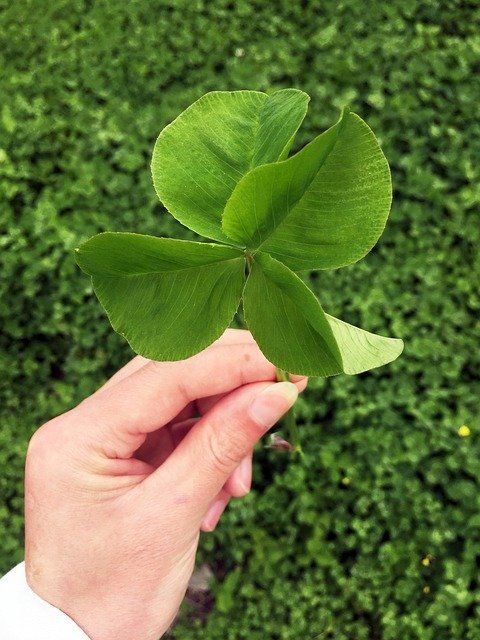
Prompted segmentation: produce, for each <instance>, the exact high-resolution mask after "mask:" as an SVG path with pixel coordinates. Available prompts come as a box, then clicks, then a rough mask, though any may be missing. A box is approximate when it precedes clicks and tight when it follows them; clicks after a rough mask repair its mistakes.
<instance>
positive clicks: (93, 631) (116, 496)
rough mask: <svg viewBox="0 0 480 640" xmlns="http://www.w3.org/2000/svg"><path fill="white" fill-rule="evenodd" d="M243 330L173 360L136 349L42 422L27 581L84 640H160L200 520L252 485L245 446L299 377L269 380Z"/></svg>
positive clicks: (28, 525)
mask: <svg viewBox="0 0 480 640" xmlns="http://www.w3.org/2000/svg"><path fill="white" fill-rule="evenodd" d="M275 379H276V377H275V367H274V366H273V365H272V364H271V363H269V362H268V361H267V360H266V358H265V357H264V356H263V354H262V353H261V351H260V350H259V348H258V347H257V345H256V344H255V341H254V340H253V338H252V336H251V334H250V333H249V332H247V331H241V330H227V331H226V332H225V333H224V335H223V336H222V337H221V338H220V339H219V340H217V341H216V342H215V343H213V344H212V345H211V346H210V347H208V348H207V349H205V350H204V351H202V352H201V353H199V354H197V355H195V356H193V357H192V358H189V359H188V360H183V361H179V362H154V361H150V360H146V359H145V358H142V357H140V356H137V357H136V358H134V359H133V360H132V361H130V362H129V363H128V364H127V365H126V366H125V367H124V368H123V369H121V370H120V371H118V372H117V373H116V374H115V375H114V376H113V377H112V378H111V379H110V380H109V381H108V382H107V383H106V384H105V385H104V386H103V387H101V388H100V389H99V390H98V391H96V392H95V393H94V394H93V395H92V396H90V397H89V398H87V399H86V400H84V401H83V402H81V403H80V404H79V405H78V406H77V407H75V408H74V409H72V410H70V411H68V412H67V413H65V414H63V415H61V416H58V417H56V418H54V419H53V420H50V421H49V422H47V423H46V424H45V425H43V426H42V427H41V428H40V429H39V430H38V431H37V432H36V433H35V434H34V436H33V438H32V439H31V441H30V444H29V447H28V452H27V460H26V473H25V538H26V540H25V567H26V576H27V581H28V584H29V585H30V587H31V588H32V589H33V590H34V591H35V592H36V593H37V594H38V595H39V596H40V597H41V598H43V599H44V600H46V601H47V602H49V603H51V604H52V605H54V606H55V607H57V608H59V609H61V610H62V611H64V612H65V613H66V614H67V615H69V616H70V617H71V618H72V619H73V620H74V621H75V622H76V623H77V624H78V625H79V626H80V627H81V628H82V629H83V630H84V631H85V633H86V634H87V635H88V636H89V637H90V638H91V639H92V640H132V638H135V640H158V638H159V637H160V636H161V635H163V633H165V631H166V630H167V629H168V627H169V626H170V624H171V623H172V621H173V619H174V618H175V616H176V613H177V611H178V609H179V606H180V604H181V602H182V600H183V598H184V595H185V592H186V589H187V586H188V582H189V579H190V576H191V574H192V571H193V568H194V562H195V553H196V550H197V545H198V540H199V536H200V531H201V530H202V531H212V530H213V529H214V528H215V526H216V524H217V522H218V519H219V518H220V516H221V513H222V512H223V510H224V509H225V507H226V505H227V503H228V501H229V499H230V497H231V496H238V497H239V496H242V495H245V494H246V493H248V491H249V489H250V484H251V473H252V469H251V460H252V450H253V447H254V446H255V444H256V443H257V442H258V440H259V439H260V438H261V437H262V435H263V434H264V433H266V431H268V429H269V428H270V427H272V426H273V425H274V424H275V422H277V421H278V419H279V418H280V417H281V416H282V415H283V414H284V413H285V412H286V411H287V410H288V409H289V408H290V407H291V406H292V404H293V403H294V402H295V399H296V397H297V394H298V392H299V391H303V389H304V388H305V387H306V385H307V379H306V378H303V377H300V376H296V377H292V382H279V383H275V382H274V381H275Z"/></svg>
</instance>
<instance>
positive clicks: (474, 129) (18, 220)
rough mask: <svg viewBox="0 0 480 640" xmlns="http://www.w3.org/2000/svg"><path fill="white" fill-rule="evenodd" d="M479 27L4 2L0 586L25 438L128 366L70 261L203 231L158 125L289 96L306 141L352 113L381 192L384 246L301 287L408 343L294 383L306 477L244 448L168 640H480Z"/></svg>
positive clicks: (430, 11)
mask: <svg viewBox="0 0 480 640" xmlns="http://www.w3.org/2000/svg"><path fill="white" fill-rule="evenodd" d="M479 27H480V4H479V3H478V1H477V0H472V1H471V2H463V1H460V0H394V1H390V2H368V1H367V2H363V1H361V0H339V1H335V2H333V1H329V0H326V1H320V0H302V1H300V0H277V1H276V2H271V3H270V2H266V1H262V0H252V1H246V0H237V1H235V2H234V1H227V0H210V1H208V0H170V1H167V0H130V2H128V3H127V2H126V3H121V2H120V3H118V2H108V1H102V0H98V1H96V0H56V1H55V2H46V1H42V0H21V1H19V2H9V1H7V2H5V0H0V69H1V72H0V95H1V100H0V247H1V252H0V292H1V293H0V296H1V297H0V300H1V302H0V319H1V320H0V321H1V335H0V368H1V377H0V405H1V423H0V574H1V573H2V572H5V571H7V570H8V569H9V568H10V567H11V566H13V565H14V564H15V563H16V562H18V561H20V560H21V559H22V553H23V551H22V526H23V522H22V475H23V460H24V453H25V448H26V444H27V442H28V439H29V437H30V436H31V434H32V433H33V431H34V430H35V429H36V428H37V427H38V426H39V425H40V424H41V423H42V422H44V421H46V420H47V419H48V418H49V417H52V416H53V415H56V414H58V413H61V412H63V411H65V410H66V409H68V408H70V407H72V406H73V405H74V404H75V403H77V402H78V401H79V400H81V399H82V398H83V397H85V396H86V395H87V394H89V393H91V392H92V391H93V390H94V389H95V388H97V386H98V385H99V384H100V383H101V382H102V381H104V380H105V378H106V376H108V375H110V374H111V373H112V372H113V371H114V370H116V369H117V368H118V367H119V366H120V365H121V364H122V363H123V362H125V361H126V360H127V359H128V358H129V357H130V356H131V353H130V352H129V348H128V346H127V345H126V344H125V343H124V342H123V341H122V339H121V338H120V337H119V336H117V335H116V334H115V333H114V332H113V331H112V330H111V328H110V326H109V324H108V322H107V320H106V317H105V315H104V313H103V311H102V309H101V307H100V305H99V304H98V302H97V301H96V299H95V297H94V295H93V294H92V289H91V287H90V284H89V281H88V279H87V278H86V277H85V276H84V274H82V273H81V272H80V270H79V269H78V268H77V267H76V265H75V262H74V258H73V249H74V247H75V246H77V245H78V244H79V243H80V242H81V241H83V240H85V239H86V238H88V237H89V236H91V235H92V234H94V233H96V232H98V231H103V230H107V229H110V230H122V231H137V232H142V233H151V234H156V235H167V236H168V235H175V236H180V237H185V238H192V237H194V236H193V234H192V233H190V232H189V231H187V230H185V229H183V228H182V227H181V226H180V225H179V224H178V223H176V222H175V221H174V220H173V218H171V216H169V215H168V214H167V213H166V212H165V211H164V209H163V208H162V206H161V204H160V203H159V202H158V200H157V199H156V196H155V193H154V190H153V187H152V183H151V178H150V173H149V160H150V154H151V151H152V148H153V144H154V141H155V138H156V136H157V135H158V133H159V131H160V130H161V129H162V128H163V127H164V126H165V125H166V124H167V123H168V122H169V121H171V120H172V119H173V118H174V117H175V116H176V115H177V114H178V113H179V112H180V111H181V110H183V109H184V108H185V107H186V106H188V105H189V104H190V103H191V102H193V101H194V100H195V99H197V98H198V97H200V96H201V95H202V94H203V93H205V92H207V91H210V90H214V89H232V90H234V89H244V88H248V89H257V90H263V91H273V90H275V89H278V88H283V87H290V86H292V87H298V88H300V89H303V90H304V91H306V92H308V93H309V94H310V95H311V97H312V101H311V103H310V111H309V114H308V115H307V119H306V121H305V123H304V125H303V127H302V129H301V132H300V135H299V138H298V141H297V146H298V145H300V144H303V143H305V142H306V141H307V140H308V139H310V138H311V137H312V136H313V135H315V134H317V133H319V132H320V131H322V130H323V129H325V128H327V127H328V126H330V125H331V124H332V123H333V122H335V120H336V119H337V117H338V114H339V110H340V108H341V107H342V106H344V105H347V104H348V105H350V106H351V108H352V109H353V110H354V111H355V112H357V113H358V114H359V115H360V116H361V117H362V118H364V119H365V120H366V121H367V122H368V123H369V125H370V126H371V127H372V128H373V130H374V131H375V133H376V134H377V136H378V137H379V139H380V142H381V144H382V146H383V149H384V151H385V154H386V156H387V158H388V159H389V161H390V164H391V168H392V174H393V184H394V204H393V210H392V214H391V218H390V222H389V224H388V226H387V230H386V232H385V234H384V235H383V236H382V238H381V240H380V242H379V244H378V245H377V247H376V248H375V249H374V250H373V251H372V253H371V254H369V255H368V256H367V257H366V258H365V259H364V260H363V261H361V262H360V263H358V264H356V265H353V266H351V267H347V268H344V269H340V270H338V271H331V272H319V273H315V274H312V275H311V276H309V277H310V279H311V282H312V285H313V287H314V288H315V290H316V292H317V293H318V294H319V296H320V298H321V300H322V302H323V305H324V307H325V308H326V310H327V311H328V312H330V313H332V314H334V315H338V316H340V317H341V318H343V319H344V320H347V321H350V322H353V323H355V324H359V325H360V326H362V327H364V328H366V329H370V330H371V331H375V332H379V333H384V334H386V335H396V336H399V337H402V338H403V339H404V340H405V343H406V348H405V352H404V354H403V355H402V357H401V358H400V359H399V360H398V361H397V362H395V363H394V364H392V365H390V366H387V367H384V368H382V369H378V370H375V371H372V372H370V373H367V374H363V375H361V376H358V377H347V376H339V377H335V378H333V379H328V380H315V381H312V382H311V384H310V389H309V391H308V392H307V393H306V394H305V397H304V398H302V400H301V401H300V403H299V421H300V423H301V429H302V433H303V441H304V448H305V450H306V451H307V456H306V460H305V463H301V462H299V461H298V460H296V459H294V458H292V457H290V456H288V455H285V454H282V453H281V452H272V451H269V450H265V449H259V451H258V453H257V455H256V462H255V470H254V489H253V491H252V492H251V493H250V495H249V496H248V497H247V498H245V499H243V500H236V501H233V503H232V504H231V506H230V507H229V509H228V512H227V513H226V514H225V516H224V517H223V518H222V521H221V525H220V526H219V527H218V530H217V531H216V532H215V533H214V534H209V535H205V536H204V537H203V538H202V543H201V553H200V561H201V562H205V563H207V564H208V565H209V566H210V567H211V568H212V570H213V573H214V579H213V583H212V592H211V598H210V599H211V600H213V599H214V601H215V604H214V607H213V609H212V610H211V611H210V613H209V614H208V615H206V614H207V613H208V608H209V606H206V605H205V603H203V605H202V607H201V611H199V605H198V604H194V603H192V604H190V605H189V606H186V607H185V609H184V611H183V613H182V617H181V619H180V622H179V623H178V625H177V626H176V627H175V629H174V630H173V631H172V634H171V637H172V638H175V639H177V640H193V639H196V638H199V637H202V638H206V639H207V640H217V639H218V640H220V639H222V640H224V639H227V640H239V639H242V638H245V639H247V638H248V639H249V640H257V639H258V640H260V639H261V640H265V639H269V640H287V639H292V640H293V639H296V638H298V637H305V638H308V639H309V640H314V639H317V640H320V639H323V640H328V639H335V640H352V639H353V638H355V639H356V640H367V639H368V640H397V639H398V638H402V640H411V639H412V640H413V639H417V638H418V639H421V640H432V639H433V638H435V640H447V639H448V640H478V639H479V638H480V583H479V578H478V574H479V567H480V508H479V507H480V494H479V491H478V477H479V474H480V457H479V454H480V420H479V398H480V385H479V368H480V356H479V354H480V349H479V336H480V320H479V315H480V314H479V309H480V297H479V267H480V260H479V254H478V246H479V241H480V225H479V216H478V202H479V184H480V180H479V177H480V176H479V165H480V122H479V106H478V105H479V96H480V73H479V71H480V66H479V61H480V35H479V33H480V29H479ZM207 600H208V598H207ZM208 604H209V602H207V605H208ZM200 613H201V615H199V614H200Z"/></svg>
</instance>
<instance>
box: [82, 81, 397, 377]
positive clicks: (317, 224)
mask: <svg viewBox="0 0 480 640" xmlns="http://www.w3.org/2000/svg"><path fill="white" fill-rule="evenodd" d="M307 102H308V96H307V95H306V94H305V93H303V92H301V91H298V90H296V89H285V90H282V91H276V92H275V93H274V94H272V95H271V96H267V95H266V94H264V93H260V92H258V91H233V92H232V91H231V92H225V91H215V92H211V93H208V94H206V95H205V96H203V97H202V98H200V99H199V100H197V101H196V102H195V103H194V104H192V105H191V106H190V107H188V109H186V110H185V111H184V112H183V113H181V114H180V115H179V116H178V117H177V118H176V119H175V120H174V122H172V123H171V124H170V125H168V126H167V127H165V129H164V130H163V131H162V132H161V133H160V135H159V137H158V140H157V143H156V145H155V149H154V153H153V159H152V175H153V181H154V184H155V187H156V191H157V193H158V195H159V196H160V198H163V200H164V204H165V205H167V206H168V208H169V209H170V211H171V212H172V213H174V214H175V217H176V218H178V220H180V221H181V222H183V223H184V224H185V225H186V226H187V227H189V228H191V229H192V230H195V231H197V232H200V233H205V234H206V235H210V236H212V237H213V238H215V239H218V238H219V239H220V240H222V241H224V242H225V243H226V244H227V245H230V246H231V245H233V246H235V247H236V248H235V249H229V248H228V247H227V246H225V245H223V244H222V245H213V244H212V245H209V244H204V245H202V244H200V243H196V242H185V241H180V242H178V241H177V242H175V241H174V240H169V239H166V238H157V239H156V238H152V237H149V236H141V235H133V234H119V233H110V234H108V233H107V234H105V233H104V234H102V235H100V236H98V237H94V238H92V239H90V240H88V241H87V242H86V243H84V244H83V245H82V246H81V247H79V248H77V249H76V252H77V262H78V264H79V265H80V267H81V268H82V269H83V270H84V271H85V272H86V273H88V274H89V275H91V276H92V284H93V288H94V290H95V293H96V294H97V296H98V298H99V300H100V302H101V303H102V305H103V306H104V308H105V309H106V311H107V314H108V316H109V319H110V322H111V323H112V326H113V328H114V329H115V330H116V331H117V332H118V333H120V334H121V335H123V336H124V337H125V338H127V340H128V342H129V344H130V346H131V347H132V348H133V349H134V351H136V352H137V353H139V354H140V355H142V356H144V357H148V358H154V359H158V360H180V359H183V358H186V357H188V356H190V355H194V354H195V353H198V352H199V351H201V350H202V349H203V348H205V347H206V346H208V345H209V344H211V343H212V342H213V341H214V340H216V339H217V338H218V337H219V336H220V335H221V334H222V333H223V331H224V330H225V329H226V328H227V327H228V326H229V324H230V322H232V320H233V316H234V314H235V312H236V310H237V308H238V306H239V305H240V302H241V300H243V302H244V308H245V314H244V319H245V322H246V325H247V327H248V328H249V329H250V330H251V332H252V334H253V336H254V338H255V339H256V341H257V343H258V346H259V347H260V349H262V350H263V352H264V353H265V355H267V357H268V358H269V360H270V361H271V362H273V363H274V364H275V365H276V366H277V368H279V369H282V370H284V371H289V372H290V373H295V374H303V375H312V376H318V375H321V376H330V375H335V374H338V373H342V372H344V373H350V374H355V373H362V372H364V371H367V370H368V369H371V368H374V367H378V366H381V365H382V364H386V363H388V362H391V361H392V360H394V359H395V358H396V357H398V355H399V354H400V353H401V351H402V349H403V343H402V341H401V340H398V339H390V338H382V337H380V336H375V335H374V334H370V333H367V332H365V331H362V330H360V329H357V328H356V327H353V326H352V325H348V324H346V323H343V322H341V321H340V320H337V319H335V318H331V319H328V318H327V317H326V315H325V313H324V311H323V309H322V308H321V306H320V305H319V304H318V301H317V300H316V298H315V296H314V295H313V294H312V292H311V291H310V290H309V289H308V287H307V286H306V285H305V284H304V283H303V282H302V281H301V280H300V278H298V277H296V276H295V274H294V273H293V272H292V271H290V269H289V268H288V267H287V266H286V265H285V264H283V263H282V262H279V261H277V260H276V259H274V258H272V257H271V256H270V254H269V253H268V252H271V253H274V254H275V255H278V256H279V257H280V258H281V260H283V261H284V262H285V263H286V264H287V265H291V266H292V262H293V266H292V268H295V267H296V268H306V267H307V266H310V267H311V268H326V267H339V266H344V265H347V264H350V263H351V262H356V261H357V260H358V259H359V258H361V257H363V256H364V255H365V253H367V252H368V251H370V250H371V248H372V246H373V245H374V244H375V243H376V241H377V240H378V237H379V235H380V234H381V232H382V230H383V227H384V226H385V221H386V219H387V216H388V213H389V211H390V204H391V181H390V172H389V168H388V163H387V161H386V159H385V157H384V155H383V154H382V151H381V150H380V147H379V146H378V143H377V141H376V139H375V136H374V135H373V133H372V132H371V131H370V129H369V128H368V127H367V125H366V124H365V123H364V122H363V121H362V120H361V119H360V118H359V117H358V116H356V115H354V114H352V113H349V111H348V110H347V109H345V110H344V112H343V115H342V118H341V119H340V120H339V121H338V123H337V124H336V125H334V126H333V127H331V129H329V130H328V131H326V132H325V133H323V134H321V135H319V136H317V138H315V140H313V141H312V142H311V143H309V144H308V145H306V147H304V149H302V150H301V151H300V152H299V153H297V154H296V155H294V156H293V157H291V158H290V159H288V160H287V159H286V156H287V154H288V149H289V148H290V146H291V145H292V143H293V140H294V136H295V132H296V131H297V129H298V126H299V123H300V122H301V121H302V120H303V117H304V115H305V111H306V104H307ZM278 159H280V160H279V161H278V162H276V161H277V160H278ZM222 229H223V232H222ZM299 230H300V231H299ZM237 243H239V244H237ZM239 249H242V251H240V250H239ZM183 253H185V257H184V256H183V255H182V254H183ZM242 257H243V260H242ZM245 269H248V272H249V273H248V275H246V282H245V288H244V287H243V284H244V279H245V278H244V277H243V275H244V271H245ZM242 291H243V292H244V295H242ZM247 307H248V311H247ZM197 319H198V320H199V327H198V330H196V331H193V332H192V331H191V327H192V325H193V324H195V322H196V320H197ZM250 320H252V322H250ZM330 325H331V326H330Z"/></svg>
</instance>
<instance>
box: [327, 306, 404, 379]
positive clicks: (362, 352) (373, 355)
mask: <svg viewBox="0 0 480 640" xmlns="http://www.w3.org/2000/svg"><path fill="white" fill-rule="evenodd" d="M325 315H326V318H327V320H328V322H329V324H330V327H331V329H332V331H333V335H334V336H335V340H336V342H337V344H338V348H339V349H340V354H341V356H342V362H343V372H344V373H346V374H348V375H351V376H353V375H355V374H357V373H363V372H364V371H369V370H370V369H375V368H376V367H381V366H383V365H384V364H388V363H389V362H393V360H396V359H397V358H398V356H399V355H400V354H401V353H402V351H403V340H400V338H386V337H384V336H379V335H377V334H376V333H370V332H369V331H365V330H364V329H360V328H359V327H355V326H354V325H353V324H348V322H343V320H339V319H338V318H334V317H333V316H330V315H328V313H326V314H325Z"/></svg>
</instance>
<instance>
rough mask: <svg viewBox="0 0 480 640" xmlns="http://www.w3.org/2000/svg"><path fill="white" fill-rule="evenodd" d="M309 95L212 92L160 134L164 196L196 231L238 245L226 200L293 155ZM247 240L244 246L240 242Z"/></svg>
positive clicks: (155, 166) (159, 185) (157, 182)
mask: <svg viewBox="0 0 480 640" xmlns="http://www.w3.org/2000/svg"><path fill="white" fill-rule="evenodd" d="M308 101H309V97H308V95H307V94H306V93H303V91H298V90H297V89H284V90H281V91H277V92H276V93H274V94H272V95H271V96H268V95H267V94H265V93H260V92H258V91H233V92H229V91H214V92H211V93H207V94H206V95H204V96H203V97H202V98H200V99H199V100H197V101H196V102H194V103H193V104H192V105H191V106H190V107H188V109H186V110H185V111H184V112H183V113H181V114H180V115H179V116H178V118H176V119H175V120H174V121H173V122H172V123H171V124H169V125H168V126H167V127H165V129H164V130H163V131H162V132H161V133H160V135H159V137H158V139H157V142H156V144H155V148H154V151H153V158H152V176H153V182H154V186H155V189H156V192H157V194H158V197H159V198H160V200H161V201H162V202H163V204H164V205H165V206H166V207H167V209H168V210H169V211H170V213H171V214H172V215H173V216H174V217H175V218H176V219H177V220H179V221H180V222H181V223H182V224H184V225H185V226H187V227H189V228H190V229H192V230H193V231H195V232H196V233H199V234H201V235H204V236H206V237H209V238H213V239H215V240H219V241H220V242H227V243H231V240H230V239H229V238H228V237H226V236H225V235H224V233H223V232H222V228H221V217H222V212H223V209H224V207H225V204H226V202H227V200H228V198H229V197H230V195H231V194H232V191H233V190H234V188H235V186H236V184H237V183H238V181H239V180H240V179H241V178H242V177H243V176H244V175H245V174H246V173H247V172H248V171H250V170H251V169H252V168H254V167H257V166H259V165H262V164H265V163H268V162H275V161H276V160H278V158H280V157H282V158H283V157H286V154H287V153H288V149H289V148H290V146H291V144H292V142H293V138H294V135H295V133H296V131H297V130H298V127H299V126H300V124H301V123H302V121H303V118H304V117H305V113H306V111H307V104H308ZM240 244H241V243H240Z"/></svg>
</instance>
